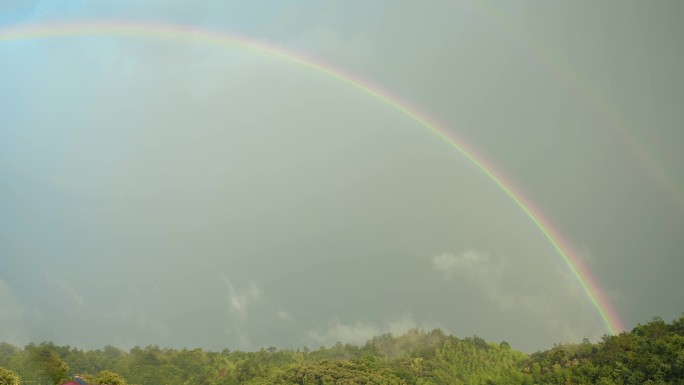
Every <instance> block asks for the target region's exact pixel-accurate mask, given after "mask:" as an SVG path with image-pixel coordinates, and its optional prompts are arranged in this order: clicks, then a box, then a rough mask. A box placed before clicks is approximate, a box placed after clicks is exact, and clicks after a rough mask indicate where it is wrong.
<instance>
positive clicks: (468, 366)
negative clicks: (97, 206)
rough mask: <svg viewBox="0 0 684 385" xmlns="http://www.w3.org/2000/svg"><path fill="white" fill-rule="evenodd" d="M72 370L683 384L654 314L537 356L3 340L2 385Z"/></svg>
mask: <svg viewBox="0 0 684 385" xmlns="http://www.w3.org/2000/svg"><path fill="white" fill-rule="evenodd" d="M74 373H78V374H81V375H82V376H83V377H84V378H85V379H86V380H87V381H88V382H89V383H93V384H113V385H124V384H138V385H157V384H160V385H161V384H173V385H176V384H177V385H181V384H200V385H201V384H206V385H219V384H220V385H224V384H225V385H234V384H253V385H257V384H282V385H285V384H300V385H308V384H312V385H313V384H316V385H319V384H321V385H322V384H369V385H372V384H378V385H379V384H383V385H384V384H387V385H390V384H405V385H414V384H415V385H442V384H444V385H446V384H684V316H682V317H680V318H679V319H678V320H675V321H673V322H672V323H670V324H668V323H666V322H664V321H663V320H661V319H658V318H654V319H653V320H652V321H651V322H649V323H647V324H645V325H638V326H637V327H636V328H634V330H632V331H631V332H629V333H622V334H620V335H618V336H604V337H603V339H602V340H601V341H599V342H598V343H591V342H589V341H588V340H585V341H583V342H582V343H577V344H560V345H556V346H554V347H553V348H551V349H549V350H546V351H543V352H537V353H534V354H532V355H527V354H525V353H523V352H519V351H516V350H514V349H512V348H511V347H510V346H509V344H508V343H506V342H501V343H491V342H486V341H485V340H483V339H482V338H479V337H477V336H475V337H468V338H464V339H460V338H456V337H453V336H447V335H445V334H444V333H443V332H442V331H441V330H438V329H436V330H433V331H431V332H423V331H418V330H411V331H409V332H408V333H406V334H405V335H402V336H392V335H390V334H385V335H382V336H378V337H375V338H373V339H371V340H370V341H368V342H367V343H366V344H365V345H364V346H354V345H348V344H347V345H343V344H339V343H338V344H336V345H335V346H332V347H327V348H326V347H321V348H319V349H317V350H314V351H310V350H309V349H307V348H304V349H297V350H287V349H277V348H274V347H270V348H262V349H260V350H259V351H256V352H243V351H237V350H236V351H229V350H228V349H225V350H223V351H221V352H211V351H204V350H202V349H193V350H187V349H183V350H177V349H162V348H159V347H157V346H147V347H144V348H141V347H135V348H133V349H130V350H129V351H124V350H121V349H118V348H115V347H111V346H107V347H105V348H103V349H99V350H89V351H84V350H80V349H76V348H72V347H70V346H57V345H55V344H52V343H49V342H46V343H42V344H40V345H35V344H29V345H27V346H25V347H23V348H20V347H16V346H13V345H11V344H7V343H1V344H0V385H15V384H18V383H19V381H21V383H22V384H37V385H43V384H44V385H52V384H60V383H62V382H66V381H68V379H69V376H70V375H71V374H74Z"/></svg>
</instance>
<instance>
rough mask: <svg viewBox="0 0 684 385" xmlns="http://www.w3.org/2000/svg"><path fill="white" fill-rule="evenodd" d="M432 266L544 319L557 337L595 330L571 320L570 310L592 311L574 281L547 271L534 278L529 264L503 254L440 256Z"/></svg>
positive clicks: (506, 307)
mask: <svg viewBox="0 0 684 385" xmlns="http://www.w3.org/2000/svg"><path fill="white" fill-rule="evenodd" d="M432 267H433V268H434V269H435V270H437V271H439V272H440V273H442V274H444V276H445V277H446V278H447V279H448V280H454V279H456V278H459V279H463V280H465V281H466V282H468V283H469V284H470V285H473V286H475V287H476V288H478V289H479V290H481V292H482V293H484V294H485V295H486V297H487V299H488V300H489V301H490V302H491V303H493V304H494V305H496V306H497V307H498V308H499V310H501V311H505V312H516V313H519V314H524V315H525V316H528V317H529V316H531V317H533V318H534V319H535V320H542V321H543V325H544V327H545V328H546V329H548V330H549V331H552V332H553V334H554V335H556V336H558V338H561V339H565V340H567V341H573V340H578V339H581V338H582V337H584V336H586V335H587V330H590V329H593V326H590V325H586V324H585V325H579V324H577V325H575V324H569V322H568V320H569V319H573V320H576V319H577V317H572V315H573V314H570V313H571V312H572V311H573V310H571V309H574V311H577V309H579V308H582V309H587V312H588V313H590V312H591V310H590V309H589V305H588V304H587V302H586V300H585V298H584V296H583V294H582V291H581V289H580V288H579V286H578V285H577V284H574V282H573V281H571V280H566V281H564V280H561V281H558V276H556V275H554V274H548V273H547V274H537V275H534V278H532V277H529V274H530V271H528V270H526V269H529V266H528V265H525V264H516V263H510V262H509V260H507V259H506V258H504V257H503V256H492V255H490V254H489V253H483V252H476V251H467V252H464V253H462V254H458V255H457V254H450V253H444V254H440V255H437V256H435V257H433V258H432ZM528 277H529V279H528ZM521 278H522V281H521ZM575 315H576V314H575ZM586 320H587V321H593V322H595V320H594V319H593V318H592V317H586Z"/></svg>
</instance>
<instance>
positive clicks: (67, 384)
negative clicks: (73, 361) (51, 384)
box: [62, 381, 79, 385]
mask: <svg viewBox="0 0 684 385" xmlns="http://www.w3.org/2000/svg"><path fill="white" fill-rule="evenodd" d="M62 385H79V383H78V382H76V381H69V382H65V383H63V384H62Z"/></svg>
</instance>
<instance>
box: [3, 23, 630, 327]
mask: <svg viewBox="0 0 684 385" xmlns="http://www.w3.org/2000/svg"><path fill="white" fill-rule="evenodd" d="M66 36H122V37H157V38H162V39H174V40H182V41H191V42H195V41H199V42H204V43H209V44H216V45H224V46H234V47H242V48H247V49H250V50H253V51H255V52H258V53H263V54H267V55H271V56H274V57H278V58H281V59H284V60H286V61H289V62H292V63H296V64H298V65H301V66H304V67H306V68H309V69H311V70H314V71H317V72H319V73H323V74H325V75H328V76H329V77H331V78H333V79H336V80H338V81H340V82H342V83H345V84H347V85H349V86H351V87H354V88H356V89H358V90H360V91H362V92H364V93H365V94H367V95H370V96H372V97H374V98H376V99H378V100H380V101H382V102H384V103H385V104H387V105H388V106H390V107H392V108H394V109H396V110H397V111H399V112H401V113H402V114H404V115H405V116H407V117H408V118H410V119H412V120H414V121H415V122H416V123H418V124H419V125H421V126H422V127H424V128H426V129H428V130H429V131H430V132H432V133H433V134H435V135H437V136H438V137H439V138H441V139H442V140H443V141H444V142H445V143H447V144H449V145H450V146H451V147H453V148H454V149H456V150H457V151H458V152H459V153H460V154H461V155H463V156H464V157H465V158H466V159H468V161H470V162H471V163H472V164H473V165H474V166H475V167H476V168H477V169H479V170H480V171H481V172H482V173H484V174H485V175H486V176H487V177H488V178H489V179H490V180H491V181H492V182H493V183H494V184H495V185H496V186H497V187H498V188H499V189H500V190H501V191H502V192H503V193H504V194H505V195H507V196H508V197H509V198H510V199H511V200H512V201H513V202H514V203H515V204H516V205H517V206H518V207H519V208H520V209H521V210H522V212H523V213H524V214H525V216H527V217H528V218H529V219H530V220H531V221H532V223H533V224H534V226H535V227H536V228H537V229H538V230H539V231H540V232H541V233H542V235H543V236H544V238H545V239H546V240H547V241H548V242H549V244H550V245H551V246H552V248H553V249H554V250H555V251H556V253H557V254H558V255H559V256H560V257H561V258H562V259H563V262H564V263H565V265H566V266H567V268H568V269H569V271H570V272H571V273H572V275H573V276H574V277H575V278H576V280H577V282H578V283H579V285H580V286H581V288H582V291H583V292H584V293H585V295H586V297H587V298H588V299H589V301H590V302H591V304H592V306H593V307H594V308H595V309H596V311H597V312H598V314H599V315H600V317H601V319H602V321H603V323H604V324H605V327H606V328H607V330H608V331H609V332H610V333H611V334H615V333H616V332H621V331H623V330H624V327H623V325H622V322H621V320H620V318H619V316H618V314H617V312H616V311H615V310H614V309H613V307H612V305H611V303H610V302H609V301H608V299H607V296H606V295H605V293H604V292H603V291H602V290H601V288H600V285H599V284H598V283H597V282H596V280H595V279H594V278H593V276H592V275H591V273H590V271H589V269H588V268H587V267H586V266H585V265H584V263H583V262H582V259H581V258H580V257H579V256H578V255H577V253H576V252H575V251H574V250H573V248H572V247H571V246H570V244H569V243H568V242H567V241H565V240H564V239H563V237H562V236H561V234H560V233H559V232H558V231H557V230H556V229H555V227H554V226H553V225H552V224H551V222H550V221H549V220H547V219H546V218H545V217H544V215H543V214H542V212H541V210H539V209H537V208H536V207H535V206H534V205H533V204H532V203H531V202H530V201H529V200H528V199H526V198H525V197H524V195H523V194H522V193H520V192H519V191H518V190H517V189H516V188H515V186H514V184H513V183H512V182H510V181H509V180H507V178H505V176H504V175H503V174H502V173H500V172H498V171H497V170H496V168H495V167H494V165H492V164H491V163H490V164H488V163H487V162H486V161H485V160H484V156H481V155H478V154H477V152H476V151H475V150H474V149H472V148H469V146H468V145H467V144H466V143H465V142H464V141H463V140H462V139H459V138H458V137H456V136H455V135H454V134H453V133H451V132H449V131H448V130H446V129H445V128H443V126H442V125H440V124H438V123H437V122H436V121H435V120H433V119H429V118H427V117H426V114H423V113H419V112H418V109H417V108H415V107H411V106H410V105H409V103H407V102H404V101H402V100H401V99H400V98H399V97H397V96H392V95H390V94H389V93H388V92H385V91H383V90H381V88H380V87H378V86H375V85H372V84H371V83H370V82H368V81H362V80H360V79H358V78H355V77H353V76H352V75H350V74H347V73H345V72H344V71H342V70H340V69H337V68H334V67H333V66H330V65H328V64H323V63H321V62H317V61H315V60H314V59H311V58H308V57H306V56H304V55H302V54H298V53H295V52H292V51H286V50H284V49H282V48H278V47H275V46H270V45H268V44H265V43H263V42H259V41H256V40H254V39H249V38H247V37H243V36H237V35H233V34H229V33H226V32H218V31H212V30H208V29H197V28H193V27H190V26H185V25H180V24H168V23H158V22H147V21H146V22H130V21H90V22H81V21H78V22H69V23H38V24H21V25H17V26H11V27H5V28H0V43H2V42H9V41H19V40H32V39H41V38H55V37H66Z"/></svg>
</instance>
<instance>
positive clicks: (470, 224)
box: [0, 0, 684, 351]
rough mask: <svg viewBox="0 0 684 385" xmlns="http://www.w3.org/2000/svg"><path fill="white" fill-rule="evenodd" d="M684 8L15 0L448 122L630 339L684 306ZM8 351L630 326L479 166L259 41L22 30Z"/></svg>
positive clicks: (1, 266) (10, 100) (6, 21)
mask: <svg viewBox="0 0 684 385" xmlns="http://www.w3.org/2000/svg"><path fill="white" fill-rule="evenodd" d="M683 11H684V4H683V3H681V2H665V1H662V2H656V3H654V2H648V3H646V2H625V1H620V2H617V1H611V2H601V3H594V2H572V3H566V2H544V3H539V2H516V3H515V4H512V3H509V2H505V1H501V2H498V1H497V2H482V1H477V2H474V1H473V2H470V1H465V2H454V1H429V2H425V1H374V2H362V1H328V2H318V1H305V0H301V1H294V0H293V1H289V0H288V1H284V0H283V1H272V2H254V1H201V2H199V1H193V2H182V1H171V2H169V1H164V2H162V1H145V2H136V1H117V2H105V1H94V2H83V1H62V2H58V3H57V2H53V1H21V2H19V1H9V2H6V1H5V2H3V3H2V5H0V29H2V28H6V27H9V26H15V25H21V24H24V23H37V24H40V23H47V22H51V21H60V22H70V21H71V22H76V21H94V20H103V19H106V20H124V21H126V20H127V21H141V22H146V21H162V22H169V23H177V24H182V25H186V26H192V27H200V28H204V29H207V30H213V31H222V32H229V33H233V34H236V35H241V36H249V37H250V38H252V39H255V40H257V41H262V42H264V43H267V44H269V45H273V46H276V47H279V48H281V49H284V50H288V51H293V52H298V53H301V54H304V55H305V56H307V57H310V58H316V61H318V62H320V63H328V64H329V65H332V66H333V67H335V68H341V69H344V71H345V72H347V73H350V74H355V77H356V78H358V79H364V82H365V81H368V82H371V83H372V84H375V85H378V86H379V87H380V88H381V89H383V90H386V91H387V92H388V93H389V94H390V95H392V96H396V97H398V98H400V99H402V100H407V101H409V103H410V104H411V105H412V106H415V107H416V111H417V112H420V113H422V114H425V115H426V116H429V117H431V118H434V119H435V120H437V121H439V122H441V123H442V125H443V127H445V128H446V129H447V130H448V131H449V132H450V133H452V134H453V135H455V136H457V137H459V138H461V139H462V140H464V141H466V142H467V143H470V144H471V145H472V147H473V148H474V149H475V151H476V153H477V154H479V155H480V156H482V157H484V158H485V159H487V160H488V164H489V165H492V166H493V167H494V169H495V170H498V171H499V172H500V173H501V174H503V175H505V177H506V178H507V179H508V180H510V181H511V182H512V183H513V184H514V185H515V186H517V188H518V189H519V190H520V191H521V192H522V193H523V195H524V196H525V197H527V198H528V199H529V201H530V202H532V204H533V205H534V207H535V208H536V209H538V210H539V211H540V212H542V213H543V216H544V217H545V218H547V219H548V221H550V222H551V223H552V224H553V225H554V226H555V227H556V228H557V229H558V231H559V233H560V234H562V237H563V238H564V240H566V241H567V242H568V243H569V244H571V245H572V246H573V247H574V248H575V249H576V250H577V251H578V252H579V254H580V257H581V258H582V260H583V262H584V264H585V265H586V266H587V267H588V268H589V270H590V272H591V275H592V276H593V278H594V279H595V280H596V282H597V283H598V284H599V286H600V287H601V288H602V292H603V294H604V295H605V296H606V298H607V300H608V301H609V302H610V303H611V304H612V305H613V306H614V308H615V309H616V311H617V313H618V314H619V317H620V319H621V320H622V321H623V323H624V324H625V327H626V328H627V329H631V328H632V327H634V326H635V325H636V324H637V323H639V322H641V323H643V322H647V321H648V320H650V319H651V317H652V316H660V317H662V318H664V319H665V320H671V319H673V318H675V317H678V316H679V314H680V313H681V312H682V310H683V309H684V307H683V305H684V281H683V280H682V279H681V272H682V271H684V258H682V250H684V237H682V235H683V232H682V229H684V168H682V164H684V155H683V154H684V153H683V152H682V151H681V147H682V144H684V130H682V122H684V110H683V109H682V108H681V106H682V105H684V72H682V70H681V69H682V68H684V46H682V44H681V43H680V40H681V39H679V37H680V36H683V35H684V31H683V30H682V24H681V17H682V15H683V14H684V12H683ZM0 84H1V85H2V86H1V87H0V341H7V342H10V343H14V344H17V345H20V346H23V345H24V344H27V343H29V342H41V341H46V340H51V341H53V342H55V343H57V344H69V345H71V346H78V347H84V348H99V347H102V346H104V345H107V344H109V345H114V346H118V347H122V348H130V347H132V346H135V345H139V346H145V345H149V344H157V345H160V346H168V347H203V348H207V349H216V350H220V349H223V348H230V349H238V348H239V349H247V350H252V349H258V348H259V347H262V346H278V347H302V346H309V347H317V346H319V345H328V346H330V345H332V344H334V343H335V342H337V341H340V342H352V343H360V344H362V343H364V342H365V341H366V339H368V338H370V337H372V336H373V335H378V334H381V333H385V332H391V333H393V334H401V333H403V332H404V331H406V330H408V329H410V328H414V327H418V328H421V329H428V330H429V329H432V328H442V329H443V330H445V331H446V332H448V333H452V334H454V335H456V336H471V335H474V334H476V335H478V336H481V337H483V338H485V339H487V340H493V341H501V340H506V341H508V342H509V343H510V344H511V345H512V346H514V347H515V348H517V349H521V350H525V351H534V350H536V349H539V348H544V347H548V346H550V345H551V344H552V343H554V342H560V341H579V340H581V339H582V338H583V337H588V338H590V339H592V340H596V339H597V338H599V337H600V336H601V335H602V334H604V333H606V332H607V330H606V327H605V325H604V324H603V323H602V321H601V318H600V316H599V314H598V312H597V310H596V308H595V307H593V306H592V304H591V303H590V301H589V299H588V298H587V297H586V295H585V294H584V293H583V292H582V290H581V287H580V285H579V283H578V281H577V279H576V278H575V277H574V276H573V275H572V274H571V272H570V271H569V270H568V268H567V267H566V266H565V264H564V262H563V260H562V258H561V257H560V256H559V255H558V253H557V252H556V251H555V250H554V249H553V247H552V246H551V245H550V244H549V243H548V241H547V240H546V239H545V238H544V236H543V234H542V233H541V232H540V230H539V229H538V228H536V227H535V226H534V224H533V223H532V222H531V221H530V220H529V218H527V217H526V216H525V214H524V212H523V211H522V210H521V209H520V208H519V207H518V206H516V204H515V203H514V202H513V201H512V200H511V199H510V198H509V197H508V196H507V195H506V194H505V193H504V192H503V191H502V190H501V189H500V188H499V187H497V186H496V184H495V183H494V182H493V181H492V180H491V179H489V178H488V177H487V176H486V175H485V174H484V173H482V172H481V171H479V170H478V169H477V168H476V167H475V166H474V165H473V164H472V163H471V162H470V161H468V160H467V159H466V158H465V157H464V156H463V155H462V154H460V153H459V152H458V151H456V150H455V149H454V148H453V147H451V146H450V145H448V144H447V143H446V142H444V141H443V140H441V139H440V138H439V137H437V136H436V135H434V134H433V133H431V132H430V131H428V130H427V129H425V128H424V127H421V126H420V125H418V124H417V123H416V122H415V121H413V120H411V119H410V118H408V117H407V116H406V115H404V114H402V113H401V112H400V111H397V110H396V109H393V108H391V107H390V106H388V105H387V104H386V103H384V102H382V101H381V100H379V99H377V98H373V97H372V96H369V95H368V94H364V93H363V92H360V91H359V90H358V89H356V88H354V87H350V86H349V85H348V84H345V83H344V82H341V81H339V80H336V79H334V78H332V77H329V76H325V75H324V74H322V73H319V72H316V71H313V70H311V69H307V68H306V67H304V66H301V65H297V64H294V63H291V62H287V61H285V60H282V59H279V58H277V57H273V56H269V55H265V54H259V53H257V52H254V51H250V50H246V49H241V48H239V47H226V46H217V45H211V44H206V43H203V42H202V41H194V42H192V41H176V40H165V39H159V38H154V37H144V36H141V37H126V38H124V37H114V36H105V37H62V38H57V37H53V38H48V39H36V40H23V41H9V42H2V43H0Z"/></svg>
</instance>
